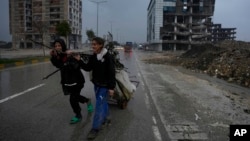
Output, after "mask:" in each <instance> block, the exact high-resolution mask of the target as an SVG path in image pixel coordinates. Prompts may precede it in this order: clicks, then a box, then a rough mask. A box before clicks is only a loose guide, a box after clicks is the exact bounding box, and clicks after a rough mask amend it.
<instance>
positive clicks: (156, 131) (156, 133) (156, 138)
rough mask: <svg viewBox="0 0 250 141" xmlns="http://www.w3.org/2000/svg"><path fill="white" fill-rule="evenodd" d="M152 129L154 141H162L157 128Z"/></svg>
mask: <svg viewBox="0 0 250 141" xmlns="http://www.w3.org/2000/svg"><path fill="white" fill-rule="evenodd" d="M152 129H153V133H154V136H155V140H156V141H162V139H161V134H160V132H159V129H158V127H157V126H152Z"/></svg>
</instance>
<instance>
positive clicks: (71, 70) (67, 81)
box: [50, 39, 85, 86]
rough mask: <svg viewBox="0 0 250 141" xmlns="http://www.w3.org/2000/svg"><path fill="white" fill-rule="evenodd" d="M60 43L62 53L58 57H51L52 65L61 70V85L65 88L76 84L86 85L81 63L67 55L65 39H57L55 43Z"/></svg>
mask: <svg viewBox="0 0 250 141" xmlns="http://www.w3.org/2000/svg"><path fill="white" fill-rule="evenodd" d="M56 42H58V43H60V44H61V46H62V52H61V53H58V54H57V56H51V58H50V61H51V63H52V64H53V65H54V66H55V67H57V68H59V69H60V72H61V84H62V85H63V86H74V85H76V84H84V83H85V79H84V76H83V74H82V72H81V68H80V65H79V62H78V61H77V60H76V59H75V58H74V57H72V56H68V55H67V54H65V51H66V50H67V48H66V44H65V42H64V40H63V39H56V40H55V41H54V43H53V46H55V43H56Z"/></svg>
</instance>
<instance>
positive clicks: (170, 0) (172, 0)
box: [163, 0, 176, 2]
mask: <svg viewBox="0 0 250 141" xmlns="http://www.w3.org/2000/svg"><path fill="white" fill-rule="evenodd" d="M163 1H165V2H167V1H168V2H176V0H163Z"/></svg>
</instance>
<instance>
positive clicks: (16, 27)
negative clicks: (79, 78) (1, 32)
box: [9, 0, 82, 48]
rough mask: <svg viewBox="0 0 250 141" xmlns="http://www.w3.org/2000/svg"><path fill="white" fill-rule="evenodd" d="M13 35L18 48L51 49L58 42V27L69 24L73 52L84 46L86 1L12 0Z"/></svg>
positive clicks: (67, 40) (69, 44) (10, 4)
mask: <svg viewBox="0 0 250 141" xmlns="http://www.w3.org/2000/svg"><path fill="white" fill-rule="evenodd" d="M9 13H10V14H9V15H10V18H9V19H10V33H11V35H12V44H13V47H14V48H35V47H39V46H41V45H40V44H37V43H35V42H34V41H36V42H39V43H43V44H45V45H51V43H52V42H53V40H54V39H55V38H57V34H56V25H57V24H58V23H60V22H62V21H66V22H68V23H69V25H70V28H71V34H70V35H69V36H68V37H67V38H66V39H65V40H66V42H67V44H68V46H69V48H78V47H80V46H81V43H82V0H9Z"/></svg>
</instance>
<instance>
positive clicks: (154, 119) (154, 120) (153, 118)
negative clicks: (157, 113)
mask: <svg viewBox="0 0 250 141" xmlns="http://www.w3.org/2000/svg"><path fill="white" fill-rule="evenodd" d="M152 120H153V122H154V124H155V125H156V124H157V122H156V118H155V117H154V116H152Z"/></svg>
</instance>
